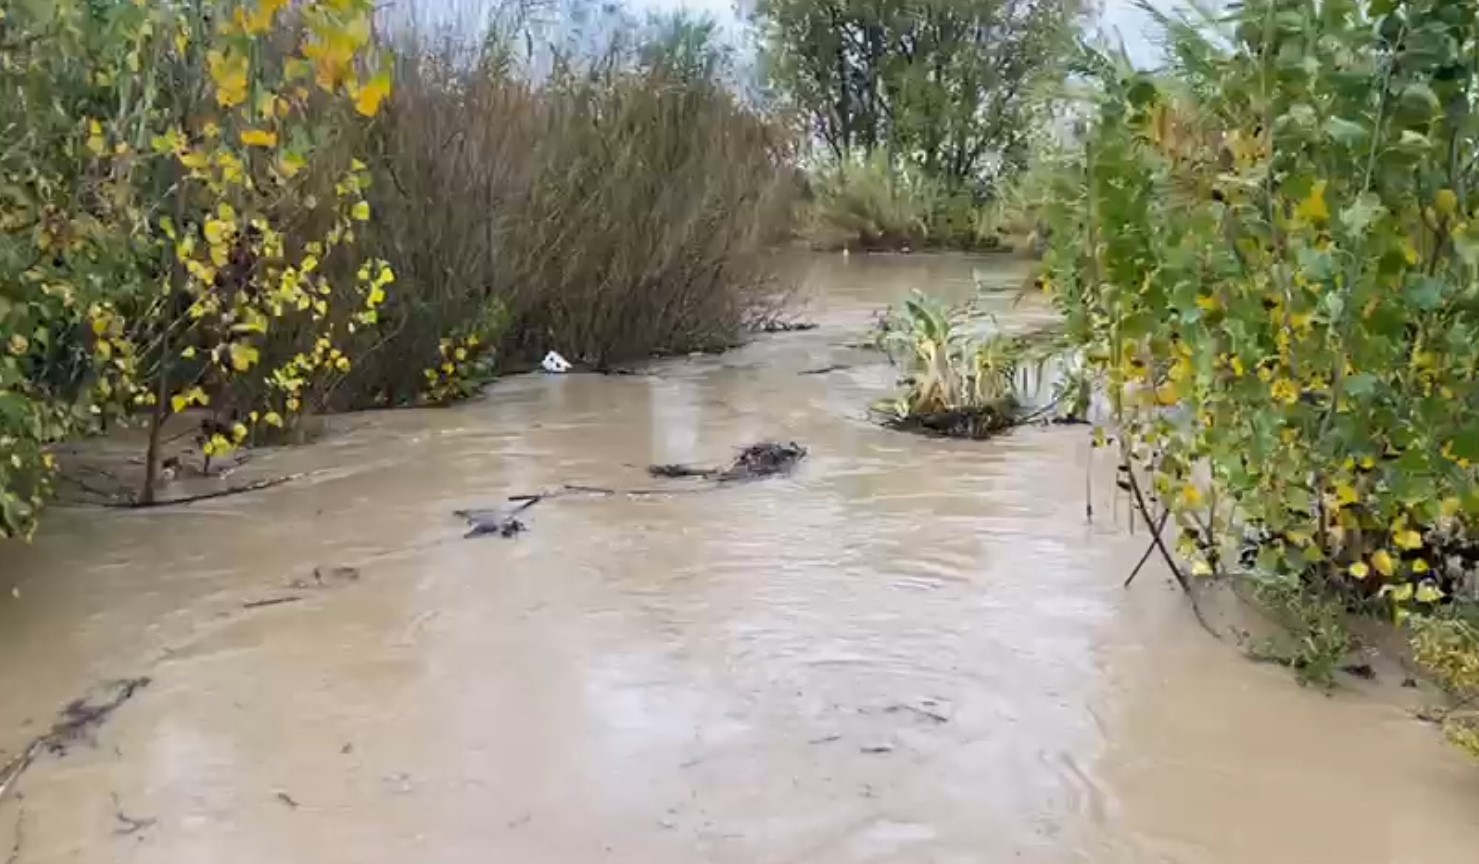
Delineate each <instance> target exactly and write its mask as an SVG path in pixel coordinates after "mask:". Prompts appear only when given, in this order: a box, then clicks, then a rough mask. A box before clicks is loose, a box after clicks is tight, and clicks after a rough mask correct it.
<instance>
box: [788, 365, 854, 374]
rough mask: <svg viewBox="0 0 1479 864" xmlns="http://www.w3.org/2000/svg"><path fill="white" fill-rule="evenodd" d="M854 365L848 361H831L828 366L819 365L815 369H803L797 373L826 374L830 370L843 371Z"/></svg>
mask: <svg viewBox="0 0 1479 864" xmlns="http://www.w3.org/2000/svg"><path fill="white" fill-rule="evenodd" d="M851 368H852V367H851V366H849V365H847V364H846V363H830V364H828V365H826V366H818V367H817V368H815V369H803V370H801V371H800V372H798V373H796V374H798V375H826V374H827V373H829V372H843V371H846V370H848V369H851Z"/></svg>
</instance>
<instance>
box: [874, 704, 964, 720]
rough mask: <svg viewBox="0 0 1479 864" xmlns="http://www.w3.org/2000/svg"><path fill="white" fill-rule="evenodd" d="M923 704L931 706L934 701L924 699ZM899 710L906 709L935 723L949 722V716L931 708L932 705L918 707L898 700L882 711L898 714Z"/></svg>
mask: <svg viewBox="0 0 1479 864" xmlns="http://www.w3.org/2000/svg"><path fill="white" fill-rule="evenodd" d="M924 704H925V705H926V706H933V705H934V704H935V703H934V702H933V701H930V700H926V701H925V702H924ZM901 711H908V712H909V713H911V714H913V715H915V716H916V717H923V718H924V719H926V720H933V721H934V722H936V723H949V722H950V718H949V717H946V716H945V715H944V714H941V713H940V712H938V711H934V710H932V707H925V708H920V707H917V706H915V705H906V704H904V703H902V702H899V703H897V704H894V705H890V706H888V707H887V708H885V709H883V713H885V714H898V713H899V712H901Z"/></svg>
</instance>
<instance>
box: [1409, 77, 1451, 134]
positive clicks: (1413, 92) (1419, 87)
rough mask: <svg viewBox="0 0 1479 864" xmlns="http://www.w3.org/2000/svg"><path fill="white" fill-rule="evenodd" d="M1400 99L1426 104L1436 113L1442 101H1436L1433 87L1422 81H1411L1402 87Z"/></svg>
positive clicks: (1436, 95)
mask: <svg viewBox="0 0 1479 864" xmlns="http://www.w3.org/2000/svg"><path fill="white" fill-rule="evenodd" d="M1402 100H1403V101H1404V102H1412V103H1416V104H1418V105H1425V106H1427V108H1428V110H1429V111H1432V112H1434V113H1436V112H1437V111H1438V109H1439V108H1441V107H1442V103H1441V102H1439V101H1438V94H1437V93H1434V92H1433V88H1432V87H1429V86H1428V85H1427V83H1426V82H1423V81H1413V82H1412V83H1410V84H1408V85H1407V86H1406V87H1403V88H1402ZM1403 134H1404V136H1405V135H1406V133H1405V132H1404V133H1403Z"/></svg>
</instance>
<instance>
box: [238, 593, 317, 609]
mask: <svg viewBox="0 0 1479 864" xmlns="http://www.w3.org/2000/svg"><path fill="white" fill-rule="evenodd" d="M302 599H303V598H302V597H299V596H297V595H296V594H294V595H291V596H288V597H269V598H267V599H266V600H252V601H250V602H248V603H243V604H241V608H243V609H262V608H265V607H267V606H281V605H283V604H284V603H297V602H298V601H299V600H302Z"/></svg>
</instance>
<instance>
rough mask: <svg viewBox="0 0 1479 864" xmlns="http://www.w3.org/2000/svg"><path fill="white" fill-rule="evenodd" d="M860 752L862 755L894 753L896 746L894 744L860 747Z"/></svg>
mask: <svg viewBox="0 0 1479 864" xmlns="http://www.w3.org/2000/svg"><path fill="white" fill-rule="evenodd" d="M858 752H860V753H868V754H881V753H892V752H894V745H892V744H869V745H867V746H866V747H859V748H858Z"/></svg>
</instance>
